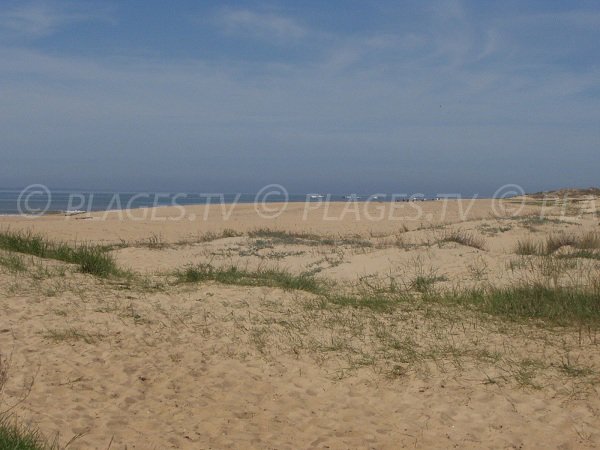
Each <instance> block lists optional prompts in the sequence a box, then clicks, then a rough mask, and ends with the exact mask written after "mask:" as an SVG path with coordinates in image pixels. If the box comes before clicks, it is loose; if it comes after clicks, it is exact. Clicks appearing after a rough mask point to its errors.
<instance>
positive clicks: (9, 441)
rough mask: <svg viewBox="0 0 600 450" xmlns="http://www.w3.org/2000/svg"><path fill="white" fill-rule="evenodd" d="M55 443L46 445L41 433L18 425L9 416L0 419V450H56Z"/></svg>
mask: <svg viewBox="0 0 600 450" xmlns="http://www.w3.org/2000/svg"><path fill="white" fill-rule="evenodd" d="M58 448H59V446H58V444H56V443H48V441H47V440H46V439H45V438H44V437H43V436H42V435H41V433H40V432H39V431H38V430H36V429H34V428H31V427H27V426H25V425H22V424H19V423H18V422H17V421H16V420H15V419H14V418H12V417H10V416H6V417H0V449H6V450H58Z"/></svg>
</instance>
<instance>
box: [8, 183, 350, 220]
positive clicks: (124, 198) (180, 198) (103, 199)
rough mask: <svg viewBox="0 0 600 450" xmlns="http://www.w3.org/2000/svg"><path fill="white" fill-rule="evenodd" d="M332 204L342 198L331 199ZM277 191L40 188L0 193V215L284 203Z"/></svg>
mask: <svg viewBox="0 0 600 450" xmlns="http://www.w3.org/2000/svg"><path fill="white" fill-rule="evenodd" d="M330 198H331V200H334V199H337V200H341V199H343V196H339V195H338V196H331V197H330ZM307 199H309V200H310V197H308V196H307V195H306V194H287V201H290V202H304V201H306V200H307ZM283 201H286V195H285V194H283V193H282V192H280V191H269V192H263V193H260V192H259V193H258V194H249V193H247V194H207V193H162V192H119V193H114V192H81V191H48V190H45V189H43V188H38V189H31V190H26V191H17V190H0V215H14V214H41V213H56V212H65V211H90V212H91V211H107V210H120V209H135V208H146V207H154V206H173V205H181V206H185V205H202V204H207V203H211V204H231V203H236V202H237V203H253V202H265V203H274V202H283Z"/></svg>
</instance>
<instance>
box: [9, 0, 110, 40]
mask: <svg viewBox="0 0 600 450" xmlns="http://www.w3.org/2000/svg"><path fill="white" fill-rule="evenodd" d="M89 20H104V21H110V20H111V17H110V14H109V13H108V10H106V9H98V8H97V7H95V6H94V7H91V6H90V5H87V7H86V5H85V3H76V4H75V3H58V2H50V1H35V2H28V3H20V4H18V5H17V6H14V7H13V8H10V9H7V10H5V11H3V12H0V31H2V32H3V35H4V36H6V35H8V36H11V37H28V38H39V37H44V36H48V35H50V34H52V33H54V32H56V31H57V30H58V29H60V28H62V27H64V26H66V25H69V24H72V23H76V22H85V21H89Z"/></svg>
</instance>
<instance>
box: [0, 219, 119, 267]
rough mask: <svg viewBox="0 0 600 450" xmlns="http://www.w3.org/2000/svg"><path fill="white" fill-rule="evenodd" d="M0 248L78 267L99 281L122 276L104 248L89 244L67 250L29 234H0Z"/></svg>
mask: <svg viewBox="0 0 600 450" xmlns="http://www.w3.org/2000/svg"><path fill="white" fill-rule="evenodd" d="M0 248H1V249H4V250H8V251H12V252H17V253H25V254H28V255H34V256H38V257H40V258H48V259H56V260H58V261H63V262H66V263H71V264H77V265H78V266H79V269H80V270H81V272H83V273H89V274H92V275H97V276H100V277H108V276H110V275H119V274H120V273H121V272H120V270H119V269H118V267H117V264H116V262H115V260H114V258H113V257H112V256H111V255H110V254H109V253H108V251H107V249H106V248H104V247H100V246H96V245H91V244H79V245H76V246H70V245H68V244H66V243H63V242H53V241H50V240H48V239H46V238H45V237H43V236H40V235H37V234H33V233H32V232H30V231H27V232H23V231H11V230H4V231H0Z"/></svg>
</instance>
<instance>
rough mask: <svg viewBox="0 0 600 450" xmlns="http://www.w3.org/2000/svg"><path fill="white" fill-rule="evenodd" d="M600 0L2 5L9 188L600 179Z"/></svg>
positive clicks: (3, 127)
mask: <svg viewBox="0 0 600 450" xmlns="http://www.w3.org/2000/svg"><path fill="white" fill-rule="evenodd" d="M598 42H600V4H599V3H598V2H597V1H595V2H592V1H589V2H586V1H579V2H570V1H569V2H567V1H504V2H492V1H471V2H469V1H457V0H456V1H454V0H448V1H435V2H425V1H369V2H364V1H361V2H359V1H353V0H347V1H336V0H331V1H326V2H324V1H322V0H321V1H313V0H310V1H303V2H290V1H280V2H277V1H266V2H209V1H205V2H196V1H173V2H164V1H149V0H145V1H127V2H125V1H113V2H111V1H108V0H106V1H91V0H89V1H85V0H83V1H64V0H51V1H10V0H9V1H7V0H3V1H2V2H1V3H0V156H1V157H2V162H3V164H2V165H1V166H0V186H4V187H9V186H11V187H20V186H25V185H27V184H30V183H44V184H47V185H49V186H50V187H53V188H65V187H77V188H84V189H110V190H162V191H178V190H190V191H202V192H240V191H241V192H253V191H257V190H258V189H260V187H262V186H263V185H265V184H268V183H280V184H283V185H284V186H286V187H287V188H288V189H289V190H290V191H292V192H314V191H323V192H397V193H414V192H426V193H453V192H462V193H465V194H472V193H480V194H490V193H493V192H494V191H495V189H496V188H498V187H499V186H501V185H503V184H506V183H517V184H521V185H523V186H524V187H525V188H526V189H527V190H530V191H535V190H541V189H550V188H557V187H562V186H590V185H598V184H600V183H599V182H598V173H600V157H599V153H600V46H598Z"/></svg>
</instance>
